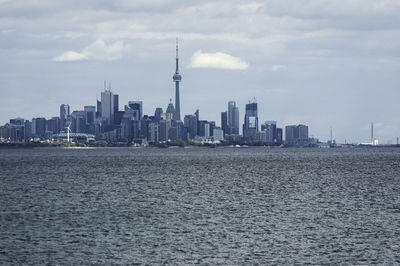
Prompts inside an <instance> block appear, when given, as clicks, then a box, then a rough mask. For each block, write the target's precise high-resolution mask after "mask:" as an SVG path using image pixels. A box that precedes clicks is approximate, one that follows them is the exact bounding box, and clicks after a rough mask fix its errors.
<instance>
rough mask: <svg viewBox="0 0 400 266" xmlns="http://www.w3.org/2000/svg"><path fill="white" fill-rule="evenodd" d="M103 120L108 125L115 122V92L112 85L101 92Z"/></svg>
mask: <svg viewBox="0 0 400 266" xmlns="http://www.w3.org/2000/svg"><path fill="white" fill-rule="evenodd" d="M101 120H102V121H103V124H104V125H106V126H112V125H113V124H114V94H113V93H112V92H111V85H108V89H105V90H104V91H103V92H101Z"/></svg>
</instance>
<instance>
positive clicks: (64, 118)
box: [60, 104, 70, 131]
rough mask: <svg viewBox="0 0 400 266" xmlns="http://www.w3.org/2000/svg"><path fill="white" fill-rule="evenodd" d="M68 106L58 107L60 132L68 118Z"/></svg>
mask: <svg viewBox="0 0 400 266" xmlns="http://www.w3.org/2000/svg"><path fill="white" fill-rule="evenodd" d="M69 111H70V109H69V105H68V104H61V105H60V130H61V131H63V130H64V129H65V126H66V122H67V118H68V116H69Z"/></svg>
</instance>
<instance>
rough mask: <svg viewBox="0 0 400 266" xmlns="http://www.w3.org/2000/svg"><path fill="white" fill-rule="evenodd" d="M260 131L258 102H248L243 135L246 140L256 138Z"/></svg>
mask: <svg viewBox="0 0 400 266" xmlns="http://www.w3.org/2000/svg"><path fill="white" fill-rule="evenodd" d="M257 132H258V112H257V103H256V102H252V103H248V104H246V113H245V116H244V124H243V137H244V139H246V140H254V139H255V137H256V134H257Z"/></svg>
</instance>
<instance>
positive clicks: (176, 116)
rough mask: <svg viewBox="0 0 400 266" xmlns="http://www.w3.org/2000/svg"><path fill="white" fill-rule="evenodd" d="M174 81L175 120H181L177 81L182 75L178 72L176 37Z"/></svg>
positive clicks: (179, 80)
mask: <svg viewBox="0 0 400 266" xmlns="http://www.w3.org/2000/svg"><path fill="white" fill-rule="evenodd" d="M172 79H173V80H174V82H175V116H174V119H175V120H181V105H180V100H179V82H181V80H182V76H181V75H180V74H179V58H178V38H176V70H175V74H174V76H173V78H172Z"/></svg>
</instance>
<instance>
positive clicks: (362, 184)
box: [0, 148, 400, 265]
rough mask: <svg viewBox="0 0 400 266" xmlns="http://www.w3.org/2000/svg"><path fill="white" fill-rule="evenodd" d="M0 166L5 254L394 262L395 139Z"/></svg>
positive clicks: (1, 251) (80, 154)
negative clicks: (371, 144)
mask: <svg viewBox="0 0 400 266" xmlns="http://www.w3.org/2000/svg"><path fill="white" fill-rule="evenodd" d="M0 170H1V171H0V181H1V184H0V185H1V187H0V264H10V263H16V264H23V263H27V264H45V263H49V264H74V265H87V264H115V263H117V264H118V263H121V264H133V263H137V264H142V263H143V264H163V263H166V264H194V263H200V264H207V263H208V264H229V265H232V264H253V263H260V264H293V263H310V264H313V263H315V264H322V263H334V264H339V263H344V264H373V263H377V264H396V263H397V264H398V263H400V149H331V150H329V149H328V150H322V149H266V148H248V149H245V148H242V149H237V148H217V149H210V148H195V149H181V148H177V149H152V148H147V149H133V148H104V149H103V148H99V149H92V150H70V149H58V148H49V149H47V148H36V149H14V150H0Z"/></svg>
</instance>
